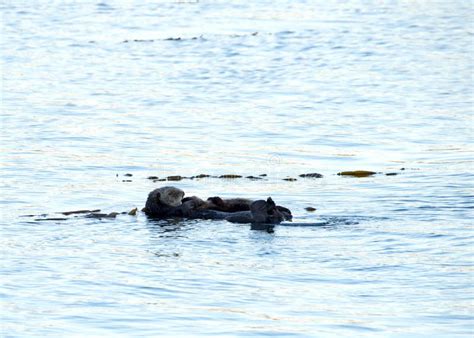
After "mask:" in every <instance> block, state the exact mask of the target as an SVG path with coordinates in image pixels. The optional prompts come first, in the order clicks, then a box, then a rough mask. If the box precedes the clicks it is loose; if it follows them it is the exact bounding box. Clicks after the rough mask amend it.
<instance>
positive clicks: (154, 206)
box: [143, 187, 292, 224]
mask: <svg viewBox="0 0 474 338" xmlns="http://www.w3.org/2000/svg"><path fill="white" fill-rule="evenodd" d="M183 196H184V192H183V191H182V190H180V189H177V188H174V187H162V188H158V189H155V190H153V191H152V192H150V193H149V194H148V198H147V201H146V205H145V208H143V211H144V212H145V213H146V214H147V216H150V217H153V218H169V217H183V218H188V219H215V220H226V221H229V222H232V223H270V224H278V223H280V222H282V221H284V220H291V218H292V215H291V211H290V210H289V209H287V208H285V207H281V206H277V205H276V204H275V202H273V200H272V199H271V198H270V197H269V198H268V199H267V200H266V201H265V200H257V201H252V200H249V199H244V198H232V199H222V198H220V197H210V198H208V199H207V201H204V200H202V199H200V198H199V197H196V196H192V197H186V198H183Z"/></svg>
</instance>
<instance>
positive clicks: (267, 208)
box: [250, 197, 285, 224]
mask: <svg viewBox="0 0 474 338" xmlns="http://www.w3.org/2000/svg"><path fill="white" fill-rule="evenodd" d="M250 212H251V213H252V217H253V220H254V223H270V224H278V223H280V222H283V221H284V220H285V216H284V215H283V214H282V213H281V212H280V210H278V208H277V206H276V205H275V202H273V200H272V199H271V197H269V198H268V199H267V200H266V201H264V200H258V201H255V202H253V203H252V204H251V205H250Z"/></svg>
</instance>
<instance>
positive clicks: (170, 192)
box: [156, 187, 184, 207]
mask: <svg viewBox="0 0 474 338" xmlns="http://www.w3.org/2000/svg"><path fill="white" fill-rule="evenodd" d="M183 196H184V191H183V190H181V189H178V188H175V187H162V188H159V189H157V194H156V198H157V199H158V201H159V202H161V203H163V204H165V205H168V206H170V207H177V206H180V205H181V200H182V199H183Z"/></svg>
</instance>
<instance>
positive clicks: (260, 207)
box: [250, 200, 268, 223]
mask: <svg viewBox="0 0 474 338" xmlns="http://www.w3.org/2000/svg"><path fill="white" fill-rule="evenodd" d="M250 212H251V214H252V218H253V221H254V222H255V223H266V222H267V215H268V213H267V202H265V201H264V200H258V201H255V202H252V204H250Z"/></svg>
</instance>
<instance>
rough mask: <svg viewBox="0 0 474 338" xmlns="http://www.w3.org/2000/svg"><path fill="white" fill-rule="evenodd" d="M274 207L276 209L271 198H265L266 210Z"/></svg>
mask: <svg viewBox="0 0 474 338" xmlns="http://www.w3.org/2000/svg"><path fill="white" fill-rule="evenodd" d="M275 207H276V204H275V202H273V200H272V198H271V197H268V198H267V208H268V210H270V209H271V208H275Z"/></svg>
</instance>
